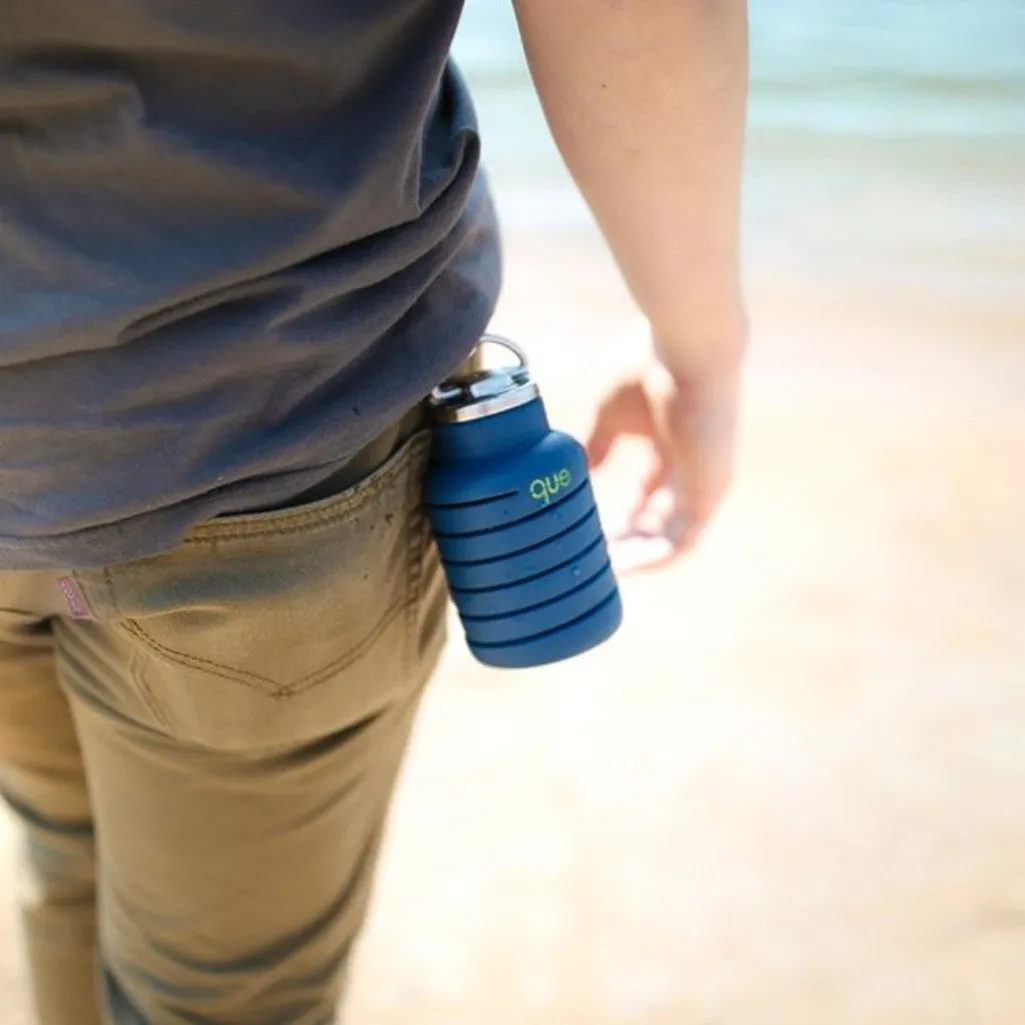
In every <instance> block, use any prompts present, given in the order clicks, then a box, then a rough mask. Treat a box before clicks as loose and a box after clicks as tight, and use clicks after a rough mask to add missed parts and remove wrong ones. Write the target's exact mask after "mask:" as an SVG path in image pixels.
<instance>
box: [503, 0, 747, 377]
mask: <svg viewBox="0 0 1025 1025" xmlns="http://www.w3.org/2000/svg"><path fill="white" fill-rule="evenodd" d="M516 9H517V14H518V17H519V21H520V26H521V30H522V33H523V38H524V43H525V46H526V50H527V56H528V60H529V62H530V67H531V71H532V73H533V76H534V80H535V83H536V85H537V89H538V92H539V95H540V97H541V101H542V104H543V106H544V108H545V112H546V115H547V117H548V121H549V124H550V126H551V129H552V133H553V135H554V137H555V140H556V143H557V145H558V146H559V149H560V151H561V152H562V155H563V158H564V159H565V161H566V164H567V166H568V167H569V169H570V172H571V174H572V175H573V177H574V179H575V180H576V182H577V184H578V186H579V188H580V190H581V192H582V193H583V195H584V197H585V199H586V200H587V202H588V203H589V205H590V207H591V209H592V210H593V212H594V215H595V217H596V219H597V221H598V223H599V226H600V227H601V229H602V231H603V232H604V234H605V237H606V238H607V240H608V243H609V246H610V248H611V250H612V253H613V255H614V257H615V258H616V260H617V262H618V264H619V266H620V268H621V270H622V272H623V275H624V277H625V279H626V281H627V284H628V285H629V287H630V289H631V291H632V292H633V295H634V297H635V299H636V300H637V303H638V305H639V306H640V307H641V309H642V311H643V312H644V313H645V314H646V315H647V317H648V318H649V319H650V321H651V323H652V326H653V328H654V331H655V334H656V338H664V339H668V340H669V341H668V342H667V344H668V345H670V347H673V346H675V347H676V348H677V349H679V348H681V347H684V346H700V345H716V344H720V341H719V340H720V339H721V344H724V345H729V344H732V343H733V342H734V341H735V339H734V338H729V337H725V336H729V335H731V334H732V333H742V325H741V324H740V318H741V308H742V306H741V299H740V280H739V279H740V271H739V262H740V261H739V238H738V237H739V192H740V174H741V163H742V152H743V138H744V120H745V107H746V97H747V11H746V3H745V2H743V0H516ZM665 355H666V356H668V357H669V361H670V362H673V361H675V359H676V358H682V357H683V355H684V354H683V353H680V352H670V353H666V354H665ZM690 355H692V356H696V357H698V358H700V357H701V355H702V354H700V353H693V354H690ZM707 355H709V356H712V355H713V354H711V353H708V354H707Z"/></svg>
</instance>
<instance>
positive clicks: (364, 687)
mask: <svg viewBox="0 0 1025 1025" xmlns="http://www.w3.org/2000/svg"><path fill="white" fill-rule="evenodd" d="M426 454H427V439H426V437H425V436H423V435H417V436H415V437H414V438H412V439H411V440H409V441H408V442H406V443H405V444H404V445H402V446H401V447H400V449H399V450H398V451H397V452H396V453H395V454H394V455H393V456H392V457H391V458H390V459H389V460H388V461H386V462H385V463H384V465H382V466H380V467H379V468H378V469H377V470H375V471H374V472H372V473H371V474H370V475H369V476H368V477H366V478H365V479H363V480H362V481H360V482H359V483H358V484H356V485H354V486H352V487H349V488H347V489H346V490H345V491H344V492H342V493H341V494H339V495H335V496H333V497H331V498H327V499H323V500H321V501H317V502H314V503H313V504H312V505H304V506H302V507H300V508H292V509H286V510H278V511H275V512H272V513H264V514H259V515H255V516H244V517H228V518H226V519H223V520H218V521H215V522H213V523H211V524H207V525H204V526H203V527H201V528H199V529H198V530H197V531H196V532H195V533H194V534H193V535H191V536H190V538H189V539H188V541H187V542H186V543H185V544H184V545H182V546H181V548H180V549H178V550H176V551H174V552H172V553H169V554H168V555H166V556H162V557H159V558H156V559H152V560H145V561H143V562H141V563H135V564H131V565H130V566H124V567H114V568H113V569H111V570H110V571H107V572H104V573H95V574H90V573H85V574H80V575H79V583H80V585H81V586H82V588H83V590H84V592H85V594H86V595H87V597H88V600H89V604H90V606H91V608H92V610H93V612H94V615H95V618H94V619H93V620H92V621H89V622H64V623H62V625H61V627H60V629H59V631H58V639H59V650H60V664H61V670H62V673H63V674H64V677H65V680H64V682H65V684H66V686H67V689H68V691H69V693H70V694H71V695H72V702H73V708H74V714H75V718H76V722H77V725H78V732H79V736H80V738H81V743H82V748H83V751H84V755H85V760H86V764H87V767H88V771H89V778H90V786H91V791H92V797H93V807H94V814H95V818H96V822H97V854H98V862H99V882H100V892H101V894H102V900H101V910H100V946H101V951H102V956H103V958H104V961H105V964H106V967H107V975H108V987H109V1000H110V1003H111V1009H112V1013H113V1018H114V1020H115V1021H117V1022H119V1023H120V1022H133V1023H134V1022H147V1023H156V1022H159V1023H161V1025H164V1023H166V1025H179V1023H180V1025H185V1023H186V1022H188V1023H190V1025H191V1023H196V1022H210V1023H217V1025H236V1023H237V1025H242V1023H245V1025H271V1023H278V1022H284V1021H287V1022H290V1023H293V1025H326V1023H327V1022H329V1021H331V1020H332V1018H333V1008H334V1006H335V1004H336V1001H337V999H338V997H339V995H340V991H341V985H342V979H343V975H344V968H345V965H346V961H347V958H348V955H349V951H350V948H351V945H352V943H353V941H354V939H355V937H356V935H357V933H358V930H359V926H360V924H361V922H362V919H363V917H364V914H365V910H366V906H367V901H368V898H369V893H370V885H371V879H372V875H373V867H374V863H375V860H376V855H377V850H378V847H379V844H380V839H381V835H382V830H383V828H384V823H385V819H386V814H387V809H388V805H389V801H390V797H391V793H392V789H393V786H394V783H395V778H396V774H397V772H398V769H399V767H400V764H401V759H402V755H403V752H404V750H405V746H406V743H407V741H408V737H409V732H410V728H411V724H412V722H413V717H414V712H415V709H416V706H417V702H418V698H419V694H420V691H421V688H422V686H423V684H424V682H425V681H426V679H427V678H428V676H429V674H430V672H431V670H432V669H433V666H434V662H435V658H436V655H437V653H438V650H439V648H440V643H441V639H442V629H443V626H442V624H443V620H444V607H445V592H444V587H443V582H442V578H441V572H440V568H439V565H438V560H437V556H436V554H435V552H434V549H433V545H431V544H430V543H429V540H428V535H427V533H426V527H425V523H424V517H423V513H422V510H421V507H420V497H419V496H420V478H421V475H422V472H423V469H424V465H425V462H426Z"/></svg>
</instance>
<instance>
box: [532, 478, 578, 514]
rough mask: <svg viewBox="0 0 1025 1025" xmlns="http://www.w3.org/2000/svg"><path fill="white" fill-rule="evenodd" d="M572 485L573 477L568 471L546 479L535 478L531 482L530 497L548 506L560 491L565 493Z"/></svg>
mask: <svg viewBox="0 0 1025 1025" xmlns="http://www.w3.org/2000/svg"><path fill="white" fill-rule="evenodd" d="M572 483H573V475H572V474H571V473H570V472H569V470H567V469H562V470H559V471H557V472H556V473H550V474H548V475H547V476H545V477H535V478H534V479H533V480H532V481H531V482H530V497H531V498H533V499H536V500H537V501H538V502H543V503H544V504H545V505H548V503H549V502H550V501H551V500H552V499H553V498H554V497H555V496H556V495H557V494H558V493H559V492H560V491H565V490H566V489H567V488H568V487H569V486H570V485H571V484H572Z"/></svg>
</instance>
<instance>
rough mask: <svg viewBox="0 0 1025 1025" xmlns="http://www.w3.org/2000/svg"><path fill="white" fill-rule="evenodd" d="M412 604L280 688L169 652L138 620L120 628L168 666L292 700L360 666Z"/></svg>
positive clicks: (393, 610)
mask: <svg viewBox="0 0 1025 1025" xmlns="http://www.w3.org/2000/svg"><path fill="white" fill-rule="evenodd" d="M408 604H409V600H408V599H402V600H400V601H397V602H395V603H394V604H393V605H392V606H391V607H390V608H389V609H388V610H387V611H386V612H385V614H384V615H383V616H382V617H381V619H380V620H379V621H378V623H377V625H376V626H375V627H374V628H373V629H372V630H371V631H370V632H369V633H368V634H367V635H366V636H365V637H364V638H363V639H362V640H361V641H360V642H359V644H357V645H355V647H352V648H350V649H349V650H348V651H346V652H345V654H344V655H340V656H339V657H338V658H336V659H334V660H333V661H331V662H329V663H328V664H327V665H326V666H322V667H321V668H320V669H316V670H314V671H313V672H312V673H307V674H306V676H304V677H302V678H301V679H299V680H295V681H293V682H292V683H286V684H279V683H278V681H277V680H271V679H269V678H268V677H265V676H260V675H259V674H257V673H250V672H247V671H246V670H242V669H233V668H232V667H231V666H226V665H223V664H221V663H220V662H213V661H211V660H210V659H205V658H201V657H200V656H198V655H189V654H187V653H186V652H182V651H177V650H175V649H174V648H168V647H167V646H166V645H163V644H161V643H160V642H159V641H158V640H156V639H155V638H154V637H152V636H151V635H150V634H148V633H147V632H146V631H145V630H143V629H142V628H141V627H140V626H139V625H138V623H137V622H136V621H135V620H126V621H125V622H124V623H120V624H118V626H119V627H120V629H122V630H123V631H125V632H126V633H128V634H130V635H131V636H132V637H134V638H135V639H136V640H138V641H140V642H141V643H142V644H143V645H145V646H146V647H147V648H149V649H150V650H151V652H152V653H153V654H155V655H157V656H158V657H160V658H163V659H164V660H165V661H167V662H171V663H173V664H176V665H181V666H184V667H185V668H187V669H195V670H197V671H199V672H204V673H207V674H209V675H210V676H217V677H220V678H221V679H222V680H227V681H228V682H229V683H237V684H240V685H241V686H243V687H250V688H252V689H253V690H255V691H258V692H259V693H260V694H263V695H265V696H266V697H269V698H276V699H282V698H288V697H291V696H293V695H294V694H296V693H298V692H299V691H300V690H302V691H307V690H312V689H313V688H314V687H317V686H319V685H320V684H322V683H324V682H325V681H326V680H327V679H328V678H329V677H331V676H332V675H334V674H335V673H337V672H340V671H341V670H343V669H347V668H348V667H349V666H350V665H352V664H353V663H354V662H357V661H358V660H359V659H360V658H361V657H362V656H363V655H364V654H365V653H366V651H367V650H368V649H369V648H370V647H371V646H372V645H373V644H374V643H375V642H376V641H377V639H378V638H379V637H380V636H381V634H383V633H384V631H385V630H387V629H388V627H389V626H390V625H391V623H392V621H393V620H394V619H395V618H396V616H397V615H398V614H399V613H400V612H402V611H404V608H405V606H406V605H408ZM261 683H264V684H270V686H271V687H274V688H275V689H274V690H270V691H268V690H266V689H265V688H264V687H261V686H260V684H261Z"/></svg>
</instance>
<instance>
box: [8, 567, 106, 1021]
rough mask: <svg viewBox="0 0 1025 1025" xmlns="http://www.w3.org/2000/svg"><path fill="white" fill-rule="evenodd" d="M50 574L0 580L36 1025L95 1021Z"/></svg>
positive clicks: (84, 872) (88, 851)
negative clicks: (57, 666) (41, 1023)
mask: <svg viewBox="0 0 1025 1025" xmlns="http://www.w3.org/2000/svg"><path fill="white" fill-rule="evenodd" d="M60 605H61V600H60V591H59V589H58V584H57V578H56V576H55V575H52V574H35V573H0V791H2V793H3V796H4V798H5V799H6V801H7V803H8V804H9V806H10V807H11V809H12V810H13V811H14V813H15V815H16V817H17V818H18V820H19V821H20V823H21V825H22V827H23V843H24V846H23V857H22V859H21V868H22V880H21V887H20V898H21V913H22V924H23V930H24V941H25V945H26V955H27V957H26V960H27V966H28V969H29V975H30V981H31V984H32V989H33V991H34V997H35V1004H36V1011H37V1014H38V1017H39V1020H40V1021H43V1022H46V1023H48V1025H65V1023H70V1022H75V1023H76V1025H89V1023H92V1022H97V1021H98V1018H97V1009H96V1004H95V987H94V983H95V979H94V974H95V973H94V953H95V874H94V852H93V829H92V813H91V807H90V802H89V793H88V787H87V785H86V777H85V770H84V766H83V761H82V753H81V750H80V748H79V744H78V737H77V734H76V731H75V726H74V722H73V720H72V716H71V711H70V707H69V704H68V701H67V699H66V698H65V696H64V694H63V693H62V692H61V689H60V687H59V686H58V682H57V673H56V668H55V659H54V638H53V628H52V624H53V622H54V617H55V616H56V615H57V614H58V613H59V612H60V611H61V609H60Z"/></svg>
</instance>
